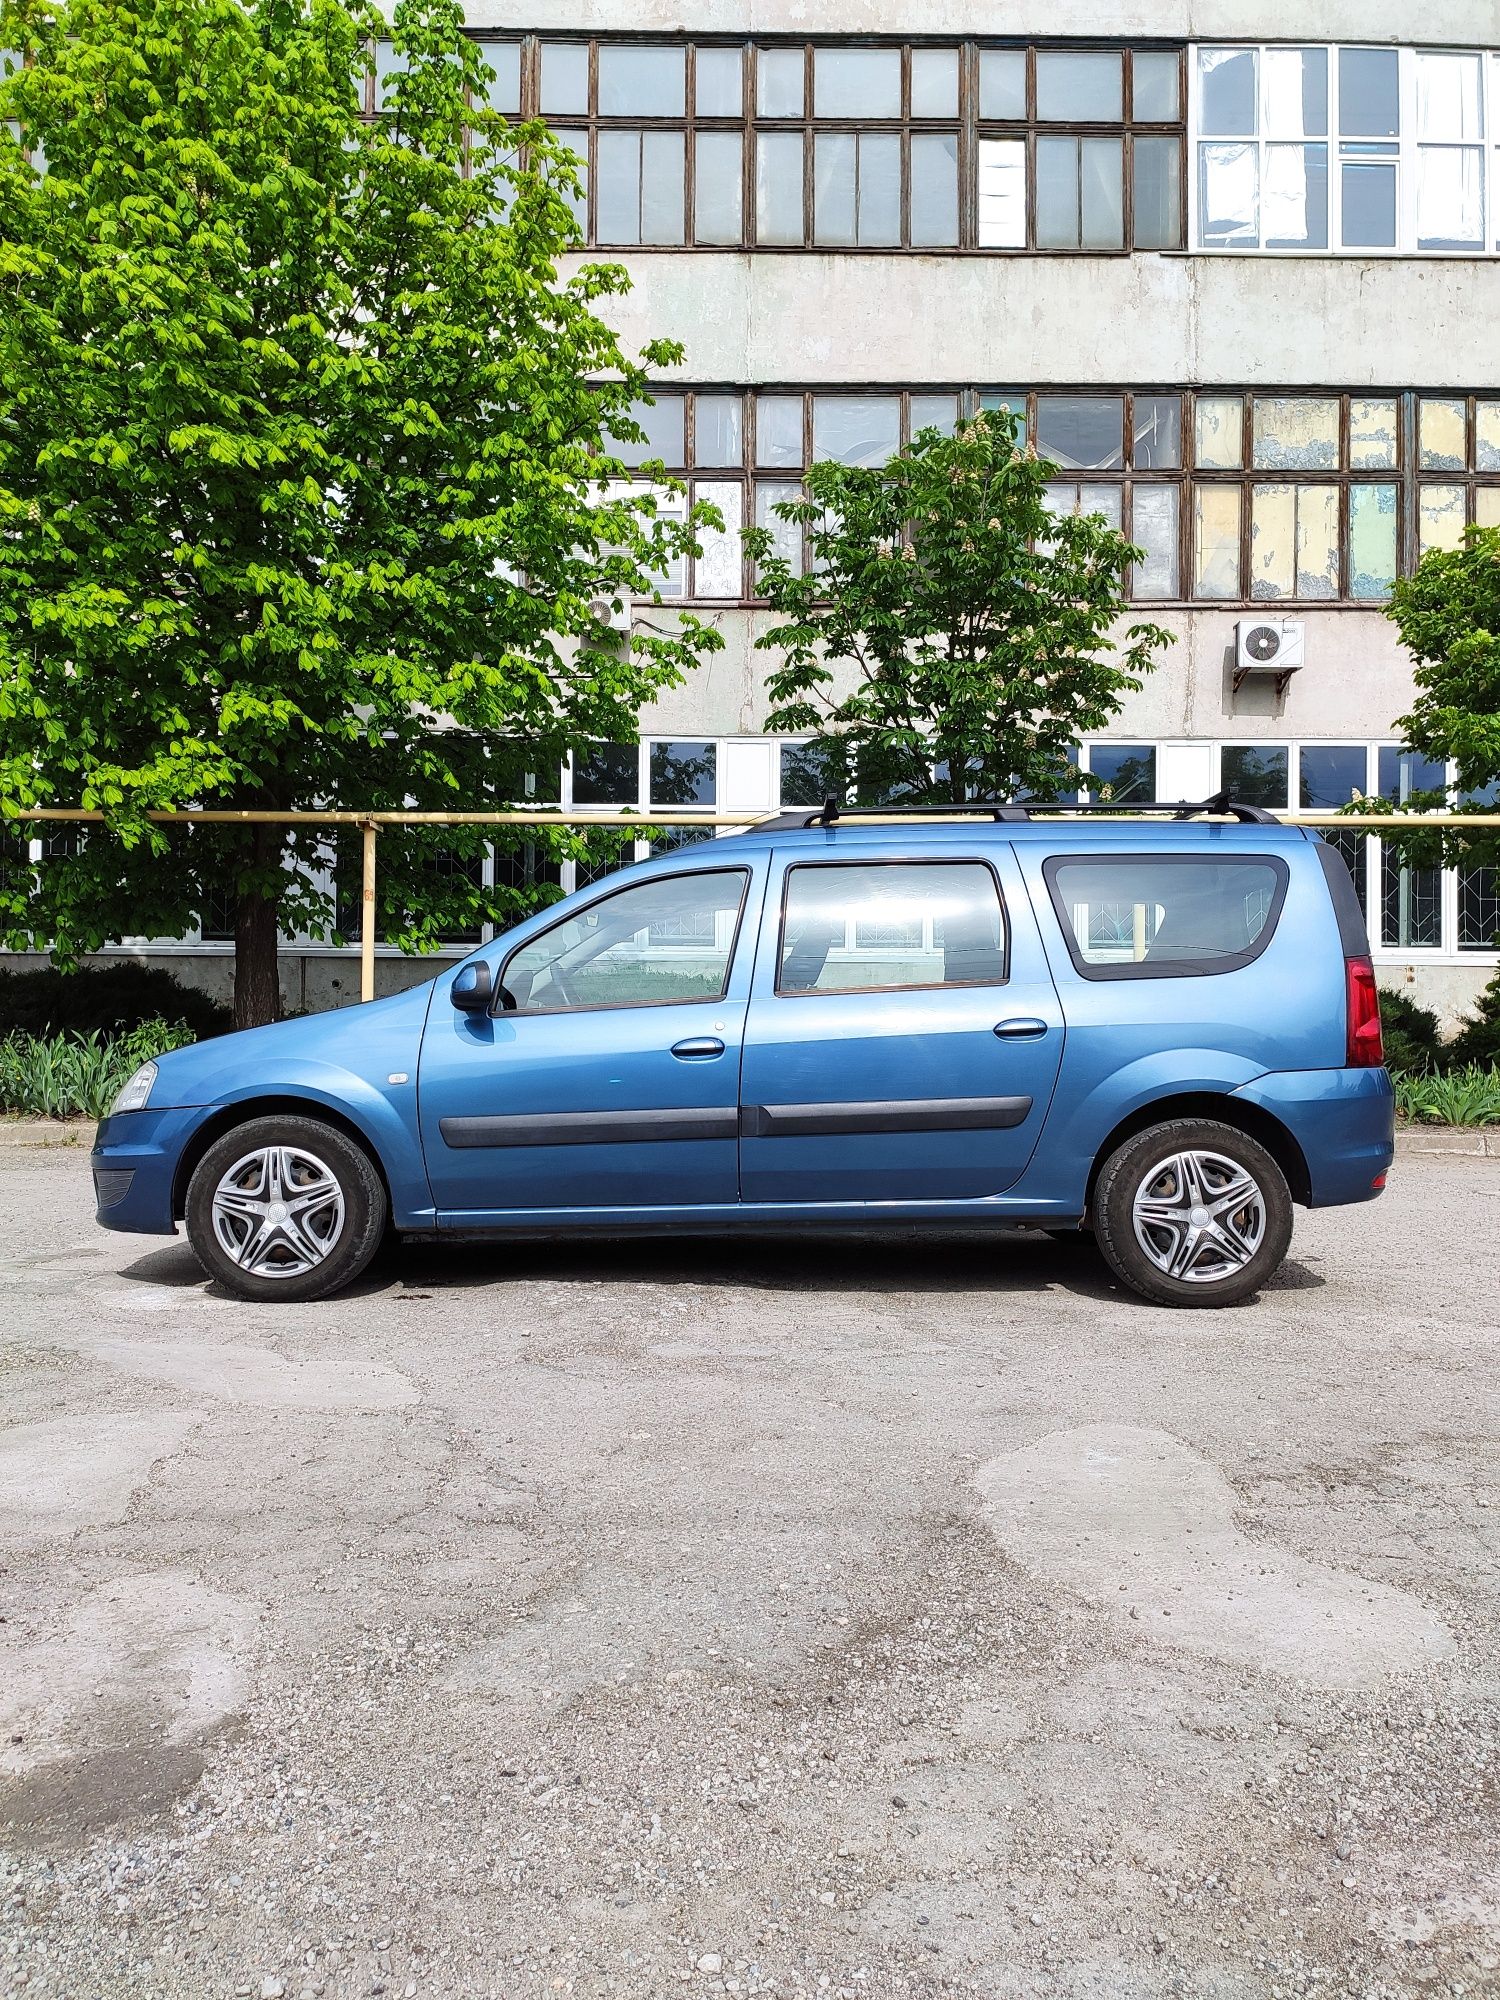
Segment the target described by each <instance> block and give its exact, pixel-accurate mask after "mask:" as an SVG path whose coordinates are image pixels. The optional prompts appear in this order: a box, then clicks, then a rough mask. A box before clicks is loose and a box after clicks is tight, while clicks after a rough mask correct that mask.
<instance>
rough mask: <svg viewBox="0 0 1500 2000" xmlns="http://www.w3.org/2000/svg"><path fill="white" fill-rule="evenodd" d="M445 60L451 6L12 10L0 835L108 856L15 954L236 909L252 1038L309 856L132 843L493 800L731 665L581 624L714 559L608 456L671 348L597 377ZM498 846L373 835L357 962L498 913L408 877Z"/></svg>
mask: <svg viewBox="0 0 1500 2000" xmlns="http://www.w3.org/2000/svg"><path fill="white" fill-rule="evenodd" d="M462 27H463V9H462V5H461V0H399V4H397V6H396V7H395V10H394V16H393V28H391V27H388V25H387V23H386V22H385V21H383V19H382V16H381V13H380V12H379V11H378V10H377V9H376V8H375V7H374V6H372V5H369V4H367V0H133V4H132V5H131V6H129V7H124V6H121V5H119V4H118V0H0V48H6V47H8V48H13V49H20V50H23V51H24V52H25V53H26V55H27V58H28V63H27V66H26V67H25V68H24V69H21V70H19V71H17V72H15V73H14V74H11V75H9V76H8V77H0V215H3V217H4V229H3V235H0V290H3V294H4V299H5V308H4V312H3V313H0V382H3V383H4V385H5V391H6V397H5V401H4V403H3V404H0V802H3V806H4V808H5V809H6V810H8V811H14V810H15V809H16V808H17V807H19V806H25V805H35V804H43V805H45V804H53V805H63V806H79V805H81V806H85V807H102V808H104V809H105V811H106V812H107V814H108V817H109V824H108V827H107V829H104V830H101V829H90V830H89V832H88V833H87V834H86V835H85V836H84V837H83V838H82V839H75V840H72V841H71V842H67V843H64V847H65V849H66V850H67V851H64V852H62V853H60V854H58V855H57V856H56V858H54V859H51V860H49V862H48V863H47V865H46V866H45V867H44V869H43V870H42V876H41V885H40V890H39V891H38V892H37V893H35V894H33V893H32V884H31V882H30V880H29V878H28V873H27V871H26V870H24V869H20V868H16V867H14V866H12V867H11V868H10V869H9V870H8V872H7V873H5V875H4V876H3V877H0V932H3V933H4V934H5V935H6V936H7V937H8V939H9V941H10V942H11V943H12V944H16V945H22V944H25V943H27V942H29V941H31V940H32V939H33V938H40V939H43V940H51V941H52V942H53V943H54V946H55V949H56V951H57V952H58V954H59V956H60V957H63V958H65V959H66V958H69V957H71V956H74V955H76V954H78V953H80V952H83V951H87V950H90V949H93V948H96V947H97V946H99V945H100V944H102V943H104V942H105V941H107V940H108V939H110V938H112V937H116V936H119V935H121V934H122V933H123V934H133V935H140V934H145V935H166V936H176V935H178V934H180V933H181V931H182V930H183V929H184V928H186V927H188V926H189V925H190V924H191V923H192V922H193V921H194V919H195V918H197V917H200V916H202V915H203V914H204V913H205V912H207V911H209V910H211V909H213V908H215V907H220V906H226V905H227V908H228V911H229V913H230V927H231V928H232V929H233V930H234V932H235V935H236V940H237V945H238V965H237V970H238V975H239V989H238V992H237V1015H238V1017H239V1018H240V1019H241V1021H242V1022H244V1021H245V1020H247V1019H253V1018H257V1017H264V1016H266V1015H267V1014H268V1013H269V1012H270V1011H274V1006H275V988H276V981H275V949H276V933H277V927H278V924H279V926H280V929H281V930H282V932H283V933H285V932H289V931H297V930H300V931H304V932H307V933H309V934H311V935H313V936H315V937H323V936H327V935H337V934H339V906H338V895H337V893H336V891H334V890H332V889H330V887H329V883H328V877H327V867H326V864H327V862H328V860H329V858H330V854H329V847H328V843H327V842H326V838H325V837H323V836H319V835H315V834H309V833H306V832H301V833H297V834H287V835H285V836H283V834H282V832H281V830H279V829H278V830H276V831H274V832H270V833H268V832H265V831H263V830H261V831H254V830H248V829H242V828H224V829H216V830H213V831H208V830H202V829H195V830H194V832H193V834H192V836H191V837H190V838H189V837H186V836H185V835H184V834H182V833H181V832H180V831H179V832H177V833H172V832H169V831H167V830H164V829H162V828H160V827H155V826H152V825H151V824H150V823H148V821H147V819H146V814H147V812H148V811H149V810H151V809H153V808H166V809H172V808H178V807H183V806H188V805H200V806H205V807H218V808H226V807H227V808H231V809H235V810H247V809H261V810H287V809H292V808H303V807H309V806H317V805H320V804H331V803H333V804H338V805H341V806H344V807H353V808H356V809H358V808H380V807H397V808H399V807H402V806H411V807H414V808H417V809H423V810H442V811H446V810H464V809H484V808H486V807H493V806H502V805H505V804H508V803H516V802H520V801H522V800H524V798H525V796H526V793H527V783H526V779H525V776H524V773H525V772H526V771H528V770H529V771H534V772H537V773H539V774H548V773H555V771H556V770H557V768H558V766H559V763H560V761H561V759H562V757H563V756H564V755H565V754H566V752H567V751H568V750H569V749H570V748H572V747H574V746H575V745H577V744H579V743H582V742H584V741H587V740H592V739H601V738H602V739H607V740H630V739H632V738H633V737H634V735H635V728H636V717H637V715H638V713H639V709H640V706H641V704H642V703H643V702H645V701H647V700H649V699H650V698H651V697H652V696H653V695H655V694H656V693H658V692H659V691H660V690H662V689H663V688H665V687H668V686H670V685H672V684H674V683H676V682H677V681H679V680H680V679H681V677H682V675H683V674H684V673H685V671H687V670H688V669H689V668H690V667H691V666H692V665H693V664H695V662H696V661H697V660H698V658H699V657H700V656H701V655H703V654H704V653H706V652H708V651H710V650H712V649H714V648H716V647H717V646H718V645H719V644H720V643H721V641H720V639H719V637H718V635H717V633H716V632H714V631H713V630H712V629H711V628H708V627H706V626H704V625H703V624H702V623H701V621H699V620H697V619H695V618H693V617H692V616H691V615H689V614H685V613H682V614H678V613H673V614H670V615H667V614H663V615H662V616H659V617H657V618H655V619H653V620H652V624H651V629H650V630H643V631H638V632H637V633H636V634H635V635H634V637H633V639H632V642H631V644H630V645H629V646H628V647H620V646H618V645H616V644H614V643H613V642H612V641H610V642H608V643H606V636H607V635H606V634H605V632H604V628H603V627H602V626H601V624H600V622H599V620H598V619H597V617H596V616H595V615H594V612H593V610H592V609H591V607H594V606H596V605H597V604H598V603H599V602H600V601H601V600H604V601H616V602H620V601H623V600H624V599H625V597H627V596H629V595H635V596H639V597H643V598H647V599H650V598H653V597H655V596H656V594H657V591H656V587H657V584H658V583H659V581H660V578H661V575H662V573H663V571H664V570H665V569H666V568H667V566H668V564H669V563H670V562H671V561H672V560H673V559H674V557H676V556H677V555H679V554H680V553H681V552H683V551H684V550H687V549H691V548H694V547H695V546H696V543H695V532H696V528H697V526H698V525H699V524H701V523H702V522H705V521H709V520H715V521H716V520H717V517H716V516H715V515H714V513H713V510H712V509H698V510H696V511H695V512H694V513H693V514H692V515H690V517H689V519H688V521H687V523H686V524H679V523H674V522H672V521H669V520H666V519H664V518H662V516H661V515H660V513H659V511H658V502H657V498H656V497H655V496H654V495H653V494H652V493H650V492H644V491H641V490H639V489H627V488H626V487H625V486H624V485H622V484H621V483H620V482H621V481H622V479H623V474H624V468H623V465H622V463H621V462H620V460H619V459H618V458H617V457H614V456H612V455H611V448H610V443H609V440H610V439H611V437H620V438H625V439H631V440H637V441H638V440H639V439H640V438H641V437H642V435H643V434H642V433H641V431H640V429H639V427H638V426H637V425H635V424H633V423H632V421H631V419H630V416H629V411H630V408H631V405H632V404H633V402H635V401H636V400H637V399H638V398H640V397H642V396H643V395H644V394H645V393H646V388H647V380H648V375H649V373H650V372H652V371H655V370H659V369H660V368H662V367H665V366H668V365H670V364H672V363H674V362H675V361H677V360H678V359H680V357H681V350H680V349H679V348H678V347H676V346H675V345H673V344H672V343H670V342H666V341H657V342H653V343H651V344H650V345H648V346H647V347H646V348H645V349H644V350H643V351H642V353H641V355H640V356H638V357H632V356H630V355H627V354H626V353H624V352H623V351H622V350H621V348H620V346H619V344H618V342H617V341H616V339H615V337H614V335H613V334H612V333H611V331H610V330H609V328H608V326H607V325H606V324H605V322H604V321H603V320H602V319H601V318H600V317H599V308H600V307H601V306H602V305H603V304H604V303H605V302H606V301H608V300H609V299H611V298H612V297H615V296H617V295H619V294H620V293H622V292H623V291H625V290H626V289H627V279H626V276H625V273H624V271H623V270H622V269H621V268H619V267H617V266H592V265H591V266H584V267H582V268H580V269H578V270H576V271H575V272H573V273H572V274H571V275H567V276H564V275H562V273H561V271H560V261H559V260H560V259H562V258H563V257H564V256H566V255H567V254H568V253H570V252H572V251H574V250H576V249H578V248H579V247H580V236H579V231H578V227H577V224H576V222H575V220H574V218H573V214H572V210H571V207H570V199H571V198H572V197H574V196H576V193H577V189H578V182H577V178H576V171H575V169H576V162H575V161H574V160H573V158H572V156H571V155H570V154H568V153H567V152H566V151H565V150H562V149H560V148H559V147H558V146H557V145H556V143H555V142H554V141H553V140H552V139H551V138H550V136H549V134H548V133H547V131H546V129H545V127H543V126H541V125H539V124H535V125H523V126H517V127H508V126H507V125H506V123H505V121H504V120H503V119H502V118H500V117H499V115H498V114H496V113H494V112H491V111H489V110H488V109H486V108H484V91H485V83H486V81H487V79H488V78H489V77H490V75H491V72H490V70H489V69H488V67H487V65H486V64H485V62H484V58H483V53H482V50H481V48H480V47H479V45H478V44H477V43H475V42H473V41H472V40H470V39H469V38H467V37H466V36H465V35H464V34H463V32H462ZM387 32H393V34H394V40H395V46H396V49H397V51H398V53H399V57H400V59H401V63H402V64H404V66H403V67H398V71H397V73H396V74H395V75H394V76H393V77H392V78H391V79H390V81H389V83H388V85H387V88H386V96H385V112H384V115H383V116H381V117H378V118H376V119H375V120H373V121H366V120H364V119H363V118H362V116H361V103H362V92H363V85H364V78H365V73H366V69H367V66H368V62H369V54H368V44H369V42H370V40H371V39H373V38H374V37H376V36H378V35H380V34H382V33H387ZM470 99H472V100H473V103H472V108H471V105H470V103H469V100H470ZM9 120H15V121H17V122H18V124H19V127H20V129H21V132H22V134H23V142H24V145H25V146H26V147H30V148H34V147H36V146H38V145H40V146H42V147H44V149H45V158H46V163H47V171H46V173H45V176H39V175H38V174H36V173H35V172H33V170H32V168H31V166H30V165H29V164H28V162H27V158H26V155H25V153H24V152H23V147H22V145H21V144H18V143H17V141H16V140H15V139H14V138H13V137H12V136H11V133H10V131H9V129H8V126H7V122H6V121H9ZM611 482H614V483H611ZM435 720H436V721H438V722H439V723H440V725H441V726H438V727H434V726H433V725H434V722H435ZM502 751H503V754H502ZM491 837H492V836H491V835H489V834H487V833H486V832H484V831H483V830H472V829H471V830H468V831H455V832H453V833H448V832H446V831H445V832H444V833H443V834H442V835H440V836H439V835H433V834H430V833H428V834H421V833H415V832H402V833H396V832H391V833H387V834H385V835H384V836H383V837H382V840H381V848H380V861H381V883H382V908H381V911H380V921H381V924H382V928H383V931H384V933H385V934H386V935H392V936H395V937H397V938H398V939H399V941H400V942H401V943H402V944H403V945H405V946H406V947H407V948H408V949H421V948H423V947H425V946H429V945H431V944H432V943H434V942H435V941H436V939H437V938H439V937H440V936H442V935H444V934H451V933H452V932H453V931H455V930H458V929H462V928H464V927H466V926H469V925H472V924H473V923H475V922H477V921H480V920H481V919H483V918H492V919H494V920H496V921H502V922H503V921H506V920H508V919H510V918H513V917H514V916H515V915H517V914H518V913H519V912H520V911H521V910H522V909H524V908H525V907H527V906H528V904H529V902H530V901H531V900H532V892H531V891H530V890H529V889H528V888H527V886H526V884H525V882H524V881H523V882H519V883H515V884H513V885H511V886H507V887H502V888H501V889H499V890H498V891H496V892H494V893H489V892H485V891H482V890H480V889H478V888H477V887H476V885H475V884H474V882H473V881H472V879H471V871H470V870H468V869H466V868H465V867H463V866H457V867H444V866H440V865H439V864H438V863H437V861H436V860H435V856H437V855H438V854H439V853H447V854H448V855H450V856H457V858H458V860H459V862H461V863H462V862H464V861H465V860H467V859H470V858H472V857H473V856H474V855H476V854H477V853H478V852H479V850H480V848H481V847H482V846H483V845H484V844H485V843H486V842H487V841H488V840H489V839H490V838H491ZM525 839H526V840H527V841H528V842H529V843H530V844H531V845H532V846H533V847H539V848H541V850H542V851H543V858H544V860H545V859H546V858H548V857H549V856H550V857H551V858H553V859H555V858H556V856H557V854H559V853H563V852H566V853H571V852H573V848H572V847H571V846H570V845H568V843H567V841H566V839H565V838H559V839H551V838H549V837H548V836H540V837H539V836H537V835H535V834H528V835H526V836H525ZM339 859H340V864H341V869H342V873H343V886H344V889H345V903H346V907H347V902H348V896H347V889H348V886H349V883H350V880H351V874H352V881H353V883H354V885H355V891H356V897H357V883H358V874H357V867H354V868H352V870H351V866H350V865H349V862H348V855H347V851H346V852H344V853H341V854H340V856H339Z"/></svg>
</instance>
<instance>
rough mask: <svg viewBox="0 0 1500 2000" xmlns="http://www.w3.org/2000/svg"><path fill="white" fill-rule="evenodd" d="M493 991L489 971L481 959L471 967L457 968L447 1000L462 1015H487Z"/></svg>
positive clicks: (492, 982)
mask: <svg viewBox="0 0 1500 2000" xmlns="http://www.w3.org/2000/svg"><path fill="white" fill-rule="evenodd" d="M494 991H495V987H494V981H493V980H492V979H491V977H490V969H489V967H488V966H487V965H486V964H485V962H484V960H483V959H482V958H481V959H476V960H475V962H474V963H473V964H472V965H462V966H460V967H459V969H458V971H457V972H456V973H455V974H454V978H453V984H452V985H451V986H450V987H449V988H448V998H449V999H450V1000H451V1001H452V1002H453V1004H454V1006H455V1007H457V1008H458V1010H459V1012H460V1013H462V1014H487V1013H488V1012H489V1008H490V1000H491V998H492V996H493V994H494Z"/></svg>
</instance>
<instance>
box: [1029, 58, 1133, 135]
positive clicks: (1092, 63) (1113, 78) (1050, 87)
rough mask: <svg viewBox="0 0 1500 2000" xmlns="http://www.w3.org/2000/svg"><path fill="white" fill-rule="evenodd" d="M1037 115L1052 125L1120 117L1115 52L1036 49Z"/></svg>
mask: <svg viewBox="0 0 1500 2000" xmlns="http://www.w3.org/2000/svg"><path fill="white" fill-rule="evenodd" d="M1036 115H1037V117H1038V118H1039V119H1040V120H1042V121H1043V122H1044V123H1051V124H1056V123H1059V122H1061V121H1069V122H1071V121H1073V120H1078V121H1080V122H1086V123H1090V124H1092V123H1094V122H1095V121H1098V120H1108V119H1118V118H1120V117H1122V116H1123V108H1122V102H1121V95H1120V58H1119V54H1118V52H1116V51H1114V50H1092V51H1087V52H1085V51H1083V50H1076V49H1069V50H1053V49H1039V50H1038V51H1037V58H1036Z"/></svg>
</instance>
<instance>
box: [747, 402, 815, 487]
mask: <svg viewBox="0 0 1500 2000" xmlns="http://www.w3.org/2000/svg"><path fill="white" fill-rule="evenodd" d="M803 462H804V461H803V457H802V398H801V397H800V396H757V397H756V399H755V463H756V464H757V465H794V466H796V467H797V469H798V470H799V471H800V470H801V468H802V465H803Z"/></svg>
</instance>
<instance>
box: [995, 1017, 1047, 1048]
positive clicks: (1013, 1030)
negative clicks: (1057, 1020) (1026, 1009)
mask: <svg viewBox="0 0 1500 2000" xmlns="http://www.w3.org/2000/svg"><path fill="white" fill-rule="evenodd" d="M1046 1032H1047V1023H1046V1022H1045V1021H1038V1020H1036V1019H1035V1018H1034V1017H1033V1016H1031V1015H1029V1014H1028V1015H1021V1016H1019V1017H1017V1018H1016V1019H1015V1020H1011V1021H997V1022H996V1023H995V1033H996V1034H997V1035H999V1036H1000V1038H1001V1040H1002V1041H1007V1042H1013V1041H1014V1042H1024V1041H1027V1040H1029V1039H1030V1037H1031V1036H1033V1035H1045V1034H1046Z"/></svg>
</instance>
